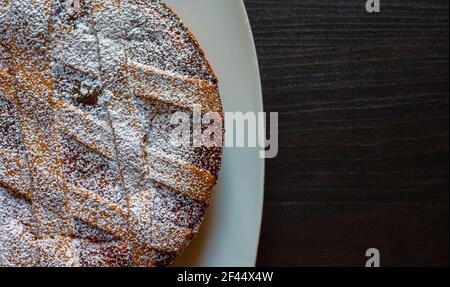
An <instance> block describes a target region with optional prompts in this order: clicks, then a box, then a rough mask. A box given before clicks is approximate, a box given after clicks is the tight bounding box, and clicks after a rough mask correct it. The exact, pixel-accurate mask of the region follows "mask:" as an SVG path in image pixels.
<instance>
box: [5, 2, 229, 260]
mask: <svg viewBox="0 0 450 287" xmlns="http://www.w3.org/2000/svg"><path fill="white" fill-rule="evenodd" d="M67 2H70V1H60V0H33V1H31V0H15V1H13V5H12V7H11V9H10V12H9V13H8V14H7V15H5V16H4V17H2V18H0V22H1V23H0V24H1V27H0V79H1V81H0V88H1V89H0V124H1V125H0V239H1V240H0V266H165V265H168V264H170V263H171V262H172V261H173V260H174V259H175V258H176V256H177V255H179V254H180V253H181V252H182V251H183V250H184V248H185V247H186V246H187V244H188V243H189V241H190V240H191V239H192V237H193V236H194V235H195V234H196V233H197V232H198V229H199V226H200V222H201V221H202V219H203V217H204V214H205V210H206V207H207V205H208V204H207V202H208V199H209V196H210V192H211V189H212V188H213V186H214V185H215V183H216V180H217V171H218V169H219V167H220V162H221V156H220V155H221V152H222V150H221V148H216V149H207V148H203V149H199V148H195V149H194V148H187V147H179V148H178V147H174V146H171V145H170V144H169V143H168V140H167V139H168V133H169V132H170V127H171V125H170V120H169V117H170V114H171V113H173V112H176V111H180V110H182V111H189V110H190V109H191V108H192V105H194V104H200V105H202V107H203V109H204V111H216V112H222V107H221V104H220V97H219V94H218V87H217V80H216V78H215V76H214V74H213V72H212V70H211V68H210V67H209V64H208V62H207V61H206V59H205V57H204V54H203V52H202V51H201V49H200V48H199V46H198V44H197V42H196V41H195V39H194V38H193V37H192V35H191V34H190V33H189V31H188V30H187V29H186V28H185V27H184V26H183V24H182V23H181V21H180V20H179V19H178V17H177V16H176V15H174V14H173V12H172V11H171V10H170V9H169V8H167V7H166V6H165V5H164V4H163V3H162V2H161V1H159V0H147V1H143V0H142V1H140V0H121V1H117V0H81V1H79V3H80V6H79V7H77V9H73V7H71V6H70V5H68V4H67Z"/></svg>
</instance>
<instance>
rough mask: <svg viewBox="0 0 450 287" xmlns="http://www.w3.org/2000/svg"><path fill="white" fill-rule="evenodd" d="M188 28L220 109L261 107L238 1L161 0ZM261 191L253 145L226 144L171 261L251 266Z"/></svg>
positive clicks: (261, 171) (242, 10) (255, 65)
mask: <svg viewBox="0 0 450 287" xmlns="http://www.w3.org/2000/svg"><path fill="white" fill-rule="evenodd" d="M164 2H166V3H167V5H168V6H170V7H171V8H172V9H173V10H174V11H175V13H177V14H178V16H180V18H181V20H182V21H183V22H184V23H185V24H186V26H187V27H188V28H189V29H190V30H191V31H192V33H193V34H194V36H195V37H196V38H197V40H198V41H199V42H200V45H201V47H202V48H203V50H204V51H205V53H206V56H207V58H208V60H209V62H210V63H211V65H212V67H213V69H214V72H215V73H216V75H217V77H218V78H219V82H220V94H221V97H222V102H223V105H224V110H225V112H237V111H241V112H244V113H245V112H248V111H253V112H262V111H263V104H262V95H261V84H260V77H259V69H258V63H257V58H256V51H255V46H254V42H253V37H252V33H251V28H250V25H249V22H248V18H247V14H246V11H245V7H244V4H243V2H242V0H166V1H164ZM263 195H264V160H262V159H260V158H259V149H257V148H226V149H225V151H224V158H223V167H222V171H221V174H220V179H219V184H218V186H217V188H216V190H215V191H214V195H213V198H212V201H211V207H210V209H209V210H208V214H207V217H206V219H205V221H204V222H203V224H202V227H201V230H200V233H199V235H198V236H197V238H196V239H194V240H193V241H192V243H191V244H190V246H189V247H188V248H187V249H186V251H185V253H184V254H183V256H182V257H180V258H179V259H178V260H177V261H176V262H175V266H233V267H234V266H254V265H255V262H256V255H257V250H258V241H259V233H260V227H261V216H262V206H263Z"/></svg>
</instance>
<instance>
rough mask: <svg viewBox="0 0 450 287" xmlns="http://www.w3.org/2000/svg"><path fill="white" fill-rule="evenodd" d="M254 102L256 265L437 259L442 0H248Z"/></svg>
mask: <svg viewBox="0 0 450 287" xmlns="http://www.w3.org/2000/svg"><path fill="white" fill-rule="evenodd" d="M244 2H245V4H246V7H247V11H248V14H249V18H250V22H251V24H252V28H253V33H254V37H255V42H256V46H257V51H258V57H259V61H260V68H261V76H262V85H263V94H264V103H265V109H266V111H268V112H279V116H280V126H279V128H280V142H279V146H280V152H279V155H278V157H277V158H275V159H273V160H268V161H267V170H266V193H265V194H266V199H265V207H264V218H263V227H262V234H261V242H260V250H259V256H258V263H257V264H258V265H259V266H273V265H283V266H364V263H365V261H366V258H365V251H366V249H368V248H371V247H376V248H378V249H380V251H381V264H382V265H384V266H442V265H444V266H448V262H449V261H448V260H449V259H448V254H449V229H448V226H449V205H448V203H449V191H448V187H449V179H448V175H449V164H448V156H449V154H448V150H449V141H448V140H449V122H448V111H449V88H448V85H449V42H448V41H449V37H448V36H449V34H448V5H449V3H448V1H447V0H414V1H412V0H411V1H407V0H389V1H388V0H384V1H383V0H381V5H382V6H381V9H382V10H381V13H380V14H368V13H366V11H365V2H366V1H365V0H346V1H340V0H245V1H244Z"/></svg>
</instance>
